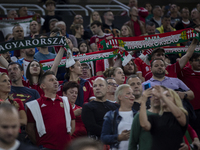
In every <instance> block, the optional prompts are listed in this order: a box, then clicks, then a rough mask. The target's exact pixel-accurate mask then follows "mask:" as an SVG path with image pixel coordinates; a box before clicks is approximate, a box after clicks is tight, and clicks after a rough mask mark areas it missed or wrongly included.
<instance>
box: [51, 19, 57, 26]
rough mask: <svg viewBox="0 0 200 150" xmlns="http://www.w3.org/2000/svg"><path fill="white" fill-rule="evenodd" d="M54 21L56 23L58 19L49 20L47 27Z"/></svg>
mask: <svg viewBox="0 0 200 150" xmlns="http://www.w3.org/2000/svg"><path fill="white" fill-rule="evenodd" d="M54 21H57V22H58V19H56V18H52V19H51V20H49V25H50V23H52V22H54Z"/></svg>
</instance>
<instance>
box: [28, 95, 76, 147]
mask: <svg viewBox="0 0 200 150" xmlns="http://www.w3.org/2000/svg"><path fill="white" fill-rule="evenodd" d="M37 101H38V103H39V107H40V110H41V113H42V118H43V121H44V125H45V129H46V134H44V135H43V136H42V137H39V135H38V132H37V129H35V131H36V141H37V146H40V145H42V146H43V147H45V148H49V149H59V150H62V149H64V148H65V146H66V144H68V143H69V142H70V141H71V136H70V134H69V133H67V128H66V119H65V111H64V105H63V100H62V98H61V97H59V96H58V95H56V98H55V100H52V99H50V98H47V97H44V96H42V97H41V98H39V99H37ZM69 106H70V115H71V119H72V120H74V119H75V116H74V112H73V110H72V107H71V104H70V102H69ZM27 118H28V123H35V119H34V118H33V115H32V113H31V111H30V110H29V109H28V110H27Z"/></svg>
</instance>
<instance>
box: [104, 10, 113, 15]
mask: <svg viewBox="0 0 200 150" xmlns="http://www.w3.org/2000/svg"><path fill="white" fill-rule="evenodd" d="M108 12H112V11H111V10H106V11H104V12H103V15H105V14H106V13H108Z"/></svg>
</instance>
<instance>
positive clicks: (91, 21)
mask: <svg viewBox="0 0 200 150" xmlns="http://www.w3.org/2000/svg"><path fill="white" fill-rule="evenodd" d="M95 12H97V13H98V14H99V12H98V11H93V12H92V14H91V15H90V24H92V23H93V22H94V20H93V19H92V17H93V14H94V13H95ZM99 18H100V19H99V20H98V21H99V22H101V23H102V20H101V16H100V14H99Z"/></svg>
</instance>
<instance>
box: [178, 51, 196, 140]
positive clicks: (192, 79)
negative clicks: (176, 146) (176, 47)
mask: <svg viewBox="0 0 200 150" xmlns="http://www.w3.org/2000/svg"><path fill="white" fill-rule="evenodd" d="M190 64H191V66H192V68H190V67H185V68H183V69H182V70H181V72H180V73H179V74H178V75H177V76H178V78H179V79H181V80H182V81H183V82H184V83H185V84H186V85H187V86H188V87H189V88H190V89H191V90H192V91H193V92H194V96H195V98H194V99H193V100H191V101H190V103H191V104H192V106H193V107H194V110H195V113H196V116H197V118H196V120H194V122H191V123H190V124H191V125H192V126H193V128H194V129H195V130H196V132H197V134H198V137H200V128H199V127H200V102H199V100H200V92H199V87H200V53H194V54H193V55H192V57H191V58H190Z"/></svg>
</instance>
